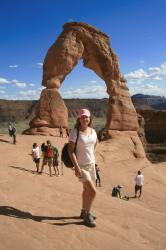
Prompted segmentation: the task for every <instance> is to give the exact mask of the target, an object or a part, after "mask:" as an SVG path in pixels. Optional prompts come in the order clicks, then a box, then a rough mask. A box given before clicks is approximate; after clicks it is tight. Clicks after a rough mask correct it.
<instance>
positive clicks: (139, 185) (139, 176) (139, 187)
mask: <svg viewBox="0 0 166 250" xmlns="http://www.w3.org/2000/svg"><path fill="white" fill-rule="evenodd" d="M143 183H144V176H143V174H141V171H140V170H139V171H138V173H137V176H136V177H135V198H136V197H137V193H138V191H139V196H138V197H141V194H142V186H143Z"/></svg>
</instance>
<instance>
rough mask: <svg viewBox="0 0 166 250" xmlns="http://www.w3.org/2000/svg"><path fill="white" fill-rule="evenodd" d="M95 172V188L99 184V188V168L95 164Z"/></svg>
mask: <svg viewBox="0 0 166 250" xmlns="http://www.w3.org/2000/svg"><path fill="white" fill-rule="evenodd" d="M95 170H96V187H97V183H99V187H101V181H100V168H99V166H98V165H97V164H95Z"/></svg>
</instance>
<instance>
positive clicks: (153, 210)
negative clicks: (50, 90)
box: [0, 134, 166, 250]
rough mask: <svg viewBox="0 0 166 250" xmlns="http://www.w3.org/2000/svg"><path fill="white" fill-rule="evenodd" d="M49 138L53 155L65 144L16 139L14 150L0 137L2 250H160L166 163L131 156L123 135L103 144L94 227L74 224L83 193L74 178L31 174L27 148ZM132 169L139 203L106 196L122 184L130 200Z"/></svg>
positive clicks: (164, 240) (165, 229)
mask: <svg viewBox="0 0 166 250" xmlns="http://www.w3.org/2000/svg"><path fill="white" fill-rule="evenodd" d="M47 139H50V140H51V141H52V143H53V144H54V145H57V147H58V148H59V150H61V149H62V146H63V144H64V143H65V142H66V141H67V139H66V138H60V137H44V136H37V135H35V136H33V135H28V136H27V135H18V136H17V144H16V145H13V144H11V143H10V137H9V136H8V135H3V134H1V135H0V151H1V158H0V166H1V174H0V196H1V205H0V228H1V230H0V242H1V247H0V249H1V250H11V249H13V250H19V249H20V250H21V249H27V250H33V249H48V250H52V249H59V250H61V249H76V250H77V249H80V250H85V249H95V250H96V249H103V250H115V249H119V250H121V249H126V250H130V249H146V250H163V249H165V248H166V237H165V235H166V213H165V211H166V199H165V198H166V194H165V185H166V173H165V171H166V163H165V162H163V163H160V164H152V163H150V162H149V161H148V160H147V159H146V158H145V157H142V158H135V157H134V156H133V150H134V148H133V144H132V143H126V142H127V141H126V140H127V139H126V138H125V137H120V138H119V139H118V138H116V139H114V138H113V139H111V140H107V141H102V142H100V143H99V144H98V147H97V150H96V159H97V163H98V165H99V166H100V169H101V184H102V187H98V188H97V196H96V200H95V203H94V207H93V212H94V213H95V215H96V216H97V220H96V221H97V227H96V228H94V229H91V228H88V227H86V226H85V225H83V222H82V220H81V219H79V214H80V208H81V192H82V187H81V184H80V183H79V181H78V180H77V178H76V177H75V176H74V172H73V171H72V170H70V169H67V168H65V167H64V169H63V172H64V174H63V175H61V176H59V177H56V176H53V177H50V176H49V172H48V168H47V167H45V169H44V173H43V174H42V175H37V174H36V172H35V166H34V163H33V162H32V157H31V155H30V153H31V148H32V144H33V142H38V143H39V144H40V145H41V143H42V142H43V141H46V140H47ZM138 170H141V171H142V173H143V174H144V177H145V183H144V187H143V195H142V197H141V198H130V199H129V201H125V200H120V199H117V198H113V197H112V196H111V192H112V188H113V187H114V186H115V185H117V184H121V185H122V186H123V189H122V194H123V195H128V196H129V197H133V195H134V178H135V175H136V173H137V171H138Z"/></svg>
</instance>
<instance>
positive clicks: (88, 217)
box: [69, 109, 97, 227]
mask: <svg viewBox="0 0 166 250" xmlns="http://www.w3.org/2000/svg"><path fill="white" fill-rule="evenodd" d="M91 124H92V119H91V114H90V112H89V110H87V109H81V110H80V111H79V115H78V119H77V122H76V125H75V128H74V129H73V130H71V132H70V134H69V155H70V157H71V160H72V162H73V164H74V169H75V175H76V176H77V177H78V179H79V181H81V182H82V184H83V193H82V209H81V214H80V217H81V218H82V219H83V220H84V223H85V225H86V226H89V227H95V226H96V223H95V219H96V217H95V216H94V215H92V213H91V208H92V203H93V201H94V198H95V196H96V188H95V185H94V183H93V181H94V182H95V181H96V172H95V155H94V150H95V147H96V144H97V135H96V132H95V130H94V129H92V128H91ZM77 135H78V140H77ZM76 141H77V143H76ZM75 146H76V149H75Z"/></svg>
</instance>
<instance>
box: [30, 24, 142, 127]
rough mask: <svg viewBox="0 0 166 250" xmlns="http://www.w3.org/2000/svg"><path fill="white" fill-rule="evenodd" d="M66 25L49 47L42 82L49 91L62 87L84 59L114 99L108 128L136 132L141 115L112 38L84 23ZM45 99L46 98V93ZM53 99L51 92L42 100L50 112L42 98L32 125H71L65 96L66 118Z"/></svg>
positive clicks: (86, 65) (112, 99) (109, 113)
mask: <svg viewBox="0 0 166 250" xmlns="http://www.w3.org/2000/svg"><path fill="white" fill-rule="evenodd" d="M63 28H64V30H63V32H62V33H61V34H60V36H59V37H58V39H57V40H56V42H55V43H54V44H53V45H52V46H51V47H50V48H49V50H48V52H47V55H46V57H45V60H44V65H43V80H42V85H43V86H45V87H46V88H47V90H48V89H49V91H54V90H55V89H58V88H59V87H60V85H61V84H62V82H63V81H64V79H65V77H66V76H67V75H68V74H69V73H70V72H71V71H72V70H73V68H74V67H75V66H76V65H77V63H78V61H79V60H80V59H83V62H84V66H85V67H87V68H89V69H92V70H93V71H94V72H95V73H96V74H97V75H98V76H99V77H101V78H102V79H103V80H104V81H105V83H106V86H107V92H108V94H109V96H110V99H109V105H108V112H107V123H106V129H107V130H121V131H128V130H130V131H136V130H137V128H138V121H137V114H136V111H135V109H134V106H133V104H132V102H131V98H130V95H129V91H128V88H127V87H126V82H125V79H124V77H123V76H122V75H121V74H120V71H119V64H118V59H117V56H116V55H115V54H114V52H113V51H112V49H111V48H110V43H109V37H108V36H107V35H106V34H104V33H102V32H101V31H100V30H98V29H96V28H94V27H92V26H90V25H88V24H85V23H81V22H71V23H66V24H65V25H64V26H63ZM47 93H48V92H47ZM49 93H50V92H49ZM41 98H43V92H42V94H41ZM49 98H50V97H49V95H44V100H42V103H44V106H46V107H47V115H46V114H45V111H44V109H43V104H41V101H40V105H39V108H38V110H37V112H36V117H35V119H34V120H32V121H31V123H30V127H31V128H38V127H48V128H52V127H58V126H59V124H60V123H61V126H63V127H65V126H67V122H66V121H67V111H66V110H65V107H64V105H63V104H62V103H63V101H62V99H61V105H60V108H61V110H60V112H62V113H63V118H62V116H61V118H59V116H58V117H57V114H59V110H58V107H57V106H56V100H55V106H54V107H53V109H52V108H51V109H50V108H49V101H50V99H49ZM55 98H56V96H55ZM58 103H60V101H58ZM54 108H55V110H54ZM53 110H54V111H53Z"/></svg>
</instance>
